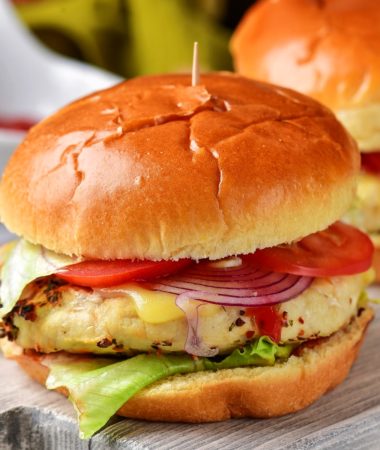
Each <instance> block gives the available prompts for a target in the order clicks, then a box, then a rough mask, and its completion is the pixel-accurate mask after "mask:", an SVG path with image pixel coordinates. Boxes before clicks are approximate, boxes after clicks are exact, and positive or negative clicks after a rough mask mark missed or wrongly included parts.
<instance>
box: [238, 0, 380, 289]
mask: <svg viewBox="0 0 380 450" xmlns="http://www.w3.org/2000/svg"><path fill="white" fill-rule="evenodd" d="M379 24H380V3H379V2H378V1H377V0H349V1H348V0H323V1H317V0H315V1H304V0H276V1H272V0H264V1H261V2H259V3H258V4H257V5H256V6H253V7H251V9H249V10H248V12H247V13H246V15H245V17H244V18H243V20H242V22H241V23H240V25H239V26H238V28H237V30H236V32H235V34H234V36H233V38H232V41H231V50H232V54H233V56H234V62H235V67H236V69H237V71H238V72H239V73H241V74H242V75H245V76H248V77H252V78H255V79H258V80H263V81H267V82H270V83H275V84H280V85H282V86H286V87H289V88H293V89H296V90H298V91H299V92H302V93H304V94H307V95H309V96H311V97H314V98H315V99H317V100H319V101H320V102H322V103H323V104H325V105H327V106H328V107H329V108H331V109H332V110H333V111H334V113H335V114H336V116H337V117H338V119H339V120H340V121H341V122H342V123H343V125H344V126H345V127H346V129H347V130H348V131H349V132H350V133H351V135H352V136H353V137H354V138H355V140H356V141H357V142H358V145H359V148H360V151H361V152H362V156H361V158H362V172H361V174H360V177H359V183H358V191H357V196H356V199H355V201H354V203H353V205H352V207H351V209H350V211H349V212H348V214H347V215H346V217H345V220H346V221H348V222H349V223H351V224H354V225H355V226H358V227H360V228H361V229H363V230H366V231H367V232H368V233H369V234H370V236H371V238H372V240H373V242H374V244H375V247H376V249H377V251H376V253H375V263H374V265H375V268H376V271H377V280H378V281H379V280H380V127H379V117H380V25H379Z"/></svg>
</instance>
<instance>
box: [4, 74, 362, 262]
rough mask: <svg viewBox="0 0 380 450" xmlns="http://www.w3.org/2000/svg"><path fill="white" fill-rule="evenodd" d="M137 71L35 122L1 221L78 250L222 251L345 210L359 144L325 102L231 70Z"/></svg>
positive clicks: (163, 254)
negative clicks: (197, 73)
mask: <svg viewBox="0 0 380 450" xmlns="http://www.w3.org/2000/svg"><path fill="white" fill-rule="evenodd" d="M200 83H201V84H200V86H197V87H191V80H190V76H187V75H167V76H155V77H142V78H136V79H133V80H130V81H127V82H124V83H121V84H119V85H117V86H115V87H113V88H111V89H108V90H105V91H101V92H97V93H95V94H92V95H90V96H88V97H85V98H83V99H81V100H78V101H76V102H74V103H72V104H70V105H69V106H67V107H65V108H63V109H61V110H60V111H58V112H57V113H56V114H54V115H53V116H51V117H49V118H47V119H46V120H44V121H43V122H41V123H40V124H39V125H37V126H36V127H34V128H33V129H32V130H31V131H30V133H29V134H28V135H27V137H26V139H25V140H24V142H23V143H22V144H21V145H20V146H19V147H18V149H17V150H16V152H15V153H14V155H13V156H12V158H11V160H10V162H9V163H8V166H7V167H6V169H5V173H4V175H3V178H2V181H1V186H0V216H1V219H2V221H3V222H4V223H5V225H6V226H7V227H8V228H9V229H10V230H12V231H13V232H15V233H17V234H18V235H21V236H23V237H24V238H25V239H27V240H28V241H30V242H32V243H37V244H42V245H43V246H45V247H46V248H48V249H51V250H53V251H55V252H58V253H64V254H68V255H73V254H74V255H78V256H84V257H86V258H100V259H115V258H138V259H151V260H160V259H177V258H183V257H190V258H193V259H199V258H210V259H217V258H222V257H225V256H228V255H232V254H241V253H249V252H253V251H254V250H255V249H256V248H260V247H268V246H273V245H278V244H281V243H285V242H290V241H293V240H295V239H299V238H301V237H303V236H305V235H308V234H310V233H313V232H315V231H318V230H321V229H324V228H326V227H327V226H328V225H330V224H331V223H332V222H334V221H336V220H338V219H339V218H340V217H341V216H342V214H343V213H344V212H345V210H346V209H347V208H348V207H349V205H350V203H351V200H352V197H353V193H354V189H355V180H356V175H357V172H358V168H359V155H358V152H357V148H356V145H355V144H354V142H353V140H352V139H351V138H350V137H349V135H348V134H347V133H346V132H345V130H344V129H343V127H342V126H341V125H340V124H339V123H338V121H337V120H336V119H335V118H334V116H333V115H332V114H331V112H330V111H329V110H327V109H326V108H324V107H323V106H321V105H320V104H318V103H317V102H315V101H313V100H311V99H309V98H306V97H304V96H302V95H300V94H297V93H295V92H292V91H289V90H287V89H283V88H279V87H275V86H271V85H267V84H264V83H259V82H255V81H252V80H249V79H245V78H242V77H239V76H236V75H233V74H230V73H219V74H208V75H202V76H201V80H200Z"/></svg>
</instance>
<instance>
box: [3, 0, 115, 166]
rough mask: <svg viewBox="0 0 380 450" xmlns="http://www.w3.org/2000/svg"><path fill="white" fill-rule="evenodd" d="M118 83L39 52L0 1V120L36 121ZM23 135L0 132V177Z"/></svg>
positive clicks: (88, 68) (5, 2) (5, 0)
mask: <svg viewBox="0 0 380 450" xmlns="http://www.w3.org/2000/svg"><path fill="white" fill-rule="evenodd" d="M121 80H122V79H121V78H120V77H118V76H116V75H113V74H111V73H109V72H106V71H104V70H101V69H98V68H96V67H93V66H90V65H88V64H85V63H81V62H79V61H75V60H72V59H69V58H66V57H63V56H60V55H58V54H56V53H54V52H52V51H51V50H49V49H47V48H45V47H43V46H42V45H41V44H40V43H39V42H38V41H37V39H36V38H35V37H34V36H33V35H32V34H31V33H30V32H29V30H28V29H26V28H25V27H24V26H23V25H22V23H21V22H20V21H19V19H18V18H17V16H16V14H15V11H14V9H13V6H12V5H11V4H10V2H9V1H8V0H0V117H3V118H6V119H12V118H15V119H18V118H21V119H28V120H32V121H38V120H40V119H42V118H43V117H45V116H47V115H49V114H51V113H52V112H54V111H55V110H57V109H58V108H60V107H61V106H63V105H65V104H66V103H68V102H70V101H72V100H74V99H75V98H78V97H82V96H84V95H86V94H88V93H90V92H93V91H96V90H99V89H104V88H106V87H109V86H112V85H113V84H116V83H118V82H120V81H121ZM23 135H24V133H22V132H13V131H12V132H10V131H5V130H1V129H0V173H1V172H2V169H3V165H4V163H5V161H6V160H7V159H8V157H9V155H10V152H11V151H12V150H13V149H14V147H15V146H16V145H17V144H18V143H19V141H20V140H21V139H22V136H23Z"/></svg>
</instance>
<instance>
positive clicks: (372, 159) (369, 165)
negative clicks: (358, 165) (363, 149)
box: [362, 152, 380, 175]
mask: <svg viewBox="0 0 380 450" xmlns="http://www.w3.org/2000/svg"><path fill="white" fill-rule="evenodd" d="M362 168H363V169H364V170H365V171H366V172H370V173H375V174H378V175H380V152H371V153H362Z"/></svg>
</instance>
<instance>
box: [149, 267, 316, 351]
mask: <svg viewBox="0 0 380 450" xmlns="http://www.w3.org/2000/svg"><path fill="white" fill-rule="evenodd" d="M312 281H313V278H312V277H304V276H298V275H291V274H284V273H276V272H263V271H260V270H257V268H254V267H252V266H251V265H250V264H249V263H247V262H243V263H242V264H241V265H240V266H238V267H231V268H218V267H212V266H211V264H210V263H202V262H201V263H199V264H197V265H196V266H195V267H194V266H191V268H190V269H189V270H187V271H186V270H185V271H183V272H181V273H180V274H178V275H173V276H171V277H167V278H164V279H161V280H160V281H159V282H157V283H154V284H149V288H150V289H153V290H155V291H161V292H166V293H170V294H175V295H177V298H176V304H177V306H178V307H179V308H181V309H182V311H183V312H184V313H185V315H186V319H187V322H188V335H187V340H186V344H185V350H186V351H187V352H188V353H190V354H192V355H196V356H214V355H216V354H217V353H218V349H216V348H211V347H208V346H207V345H205V343H203V342H202V340H201V338H200V336H199V333H198V322H199V317H198V312H199V307H201V306H202V304H204V302H206V303H213V304H217V305H222V306H236V307H254V306H271V305H275V304H277V303H282V302H285V301H288V300H291V299H293V298H295V297H297V296H298V295H300V294H301V293H302V292H303V291H304V290H305V289H307V288H308V287H309V286H310V284H311V282H312Z"/></svg>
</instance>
